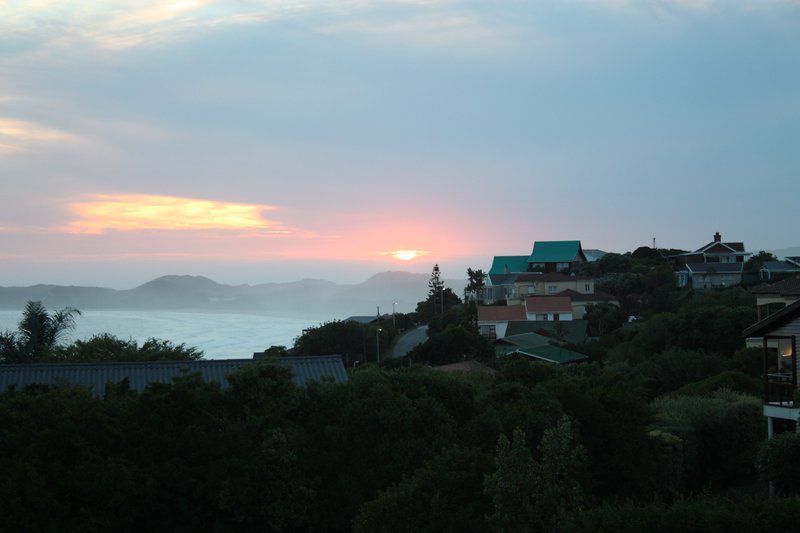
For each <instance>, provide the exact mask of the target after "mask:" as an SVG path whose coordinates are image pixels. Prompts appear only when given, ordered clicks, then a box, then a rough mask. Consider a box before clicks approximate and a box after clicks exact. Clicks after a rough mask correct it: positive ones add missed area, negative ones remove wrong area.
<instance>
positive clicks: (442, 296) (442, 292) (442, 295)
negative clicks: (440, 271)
mask: <svg viewBox="0 0 800 533" xmlns="http://www.w3.org/2000/svg"><path fill="white" fill-rule="evenodd" d="M441 299H442V316H444V284H442V288H441Z"/></svg>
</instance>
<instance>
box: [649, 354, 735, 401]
mask: <svg viewBox="0 0 800 533" xmlns="http://www.w3.org/2000/svg"><path fill="white" fill-rule="evenodd" d="M725 366H726V360H725V359H724V358H723V357H721V356H719V355H709V354H705V353H703V352H696V351H692V350H668V351H665V352H661V353H659V354H656V355H654V356H653V357H651V358H650V359H648V360H647V361H644V362H643V363H640V364H639V365H637V366H636V371H637V372H639V373H641V374H642V375H643V376H645V377H647V378H649V379H650V380H652V382H653V386H654V389H655V391H656V393H657V394H663V393H665V392H669V391H673V390H675V389H677V388H679V387H680V386H682V385H684V384H686V383H691V382H694V381H699V380H701V379H705V378H707V377H709V376H714V375H716V374H719V373H720V372H721V371H722V370H723V369H724V368H725Z"/></svg>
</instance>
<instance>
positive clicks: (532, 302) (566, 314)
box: [525, 296, 572, 321]
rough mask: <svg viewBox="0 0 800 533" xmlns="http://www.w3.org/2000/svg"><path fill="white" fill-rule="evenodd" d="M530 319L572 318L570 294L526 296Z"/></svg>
mask: <svg viewBox="0 0 800 533" xmlns="http://www.w3.org/2000/svg"><path fill="white" fill-rule="evenodd" d="M525 315H526V317H527V318H528V320H540V321H541V320H546V321H559V320H563V321H569V320H572V300H571V299H570V298H569V297H568V296H528V297H527V298H525Z"/></svg>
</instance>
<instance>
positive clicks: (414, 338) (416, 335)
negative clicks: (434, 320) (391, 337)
mask: <svg viewBox="0 0 800 533" xmlns="http://www.w3.org/2000/svg"><path fill="white" fill-rule="evenodd" d="M426 340H428V326H420V327H418V328H414V329H412V330H411V331H409V332H407V333H404V334H403V336H402V337H400V338H399V339H397V342H395V343H394V347H393V348H392V357H403V356H404V355H406V354H407V353H408V352H410V351H411V350H413V349H414V347H415V346H417V345H418V344H422V343H423V342H425V341H426Z"/></svg>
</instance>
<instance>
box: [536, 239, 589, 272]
mask: <svg viewBox="0 0 800 533" xmlns="http://www.w3.org/2000/svg"><path fill="white" fill-rule="evenodd" d="M586 262H587V259H586V255H584V253H583V249H582V248H581V241H536V242H535V243H534V244H533V251H532V252H531V256H530V257H529V258H528V271H529V272H572V271H573V270H574V269H575V268H576V267H577V266H578V265H579V264H581V263H586Z"/></svg>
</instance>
